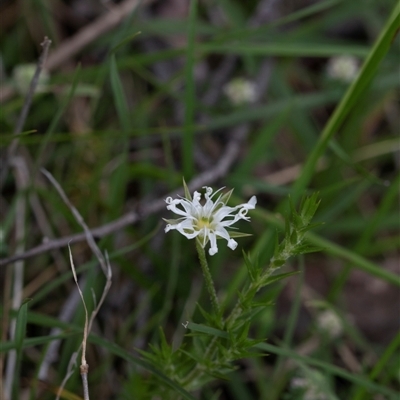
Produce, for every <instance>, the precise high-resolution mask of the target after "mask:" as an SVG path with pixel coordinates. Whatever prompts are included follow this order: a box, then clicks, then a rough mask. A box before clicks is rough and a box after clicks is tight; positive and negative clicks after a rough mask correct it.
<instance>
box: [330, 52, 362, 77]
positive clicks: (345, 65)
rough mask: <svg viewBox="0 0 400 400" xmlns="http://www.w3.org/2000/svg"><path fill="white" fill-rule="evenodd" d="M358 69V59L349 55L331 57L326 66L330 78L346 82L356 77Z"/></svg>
mask: <svg viewBox="0 0 400 400" xmlns="http://www.w3.org/2000/svg"><path fill="white" fill-rule="evenodd" d="M358 70H359V62H358V59H357V58H356V57H353V56H347V55H346V56H337V57H332V58H330V59H329V61H328V65H327V66H326V71H327V74H328V76H329V77H330V78H332V79H336V80H339V81H342V82H346V83H350V82H352V81H353V80H354V79H355V78H356V76H357V74H358Z"/></svg>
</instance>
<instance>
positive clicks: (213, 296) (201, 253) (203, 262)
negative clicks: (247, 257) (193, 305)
mask: <svg viewBox="0 0 400 400" xmlns="http://www.w3.org/2000/svg"><path fill="white" fill-rule="evenodd" d="M196 249H197V253H198V254H199V260H200V265H201V269H202V271H203V276H204V280H205V283H206V287H207V290H208V294H209V295H210V299H211V305H212V307H213V309H214V311H215V313H216V314H217V315H218V316H220V315H221V309H220V307H219V302H218V298H217V293H216V291H215V286H214V282H213V280H212V277H211V273H210V269H209V268H208V263H207V258H206V253H205V251H204V249H203V247H202V246H201V244H200V243H199V241H198V240H197V239H196Z"/></svg>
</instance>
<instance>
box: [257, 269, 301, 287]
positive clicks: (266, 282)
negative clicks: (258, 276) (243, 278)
mask: <svg viewBox="0 0 400 400" xmlns="http://www.w3.org/2000/svg"><path fill="white" fill-rule="evenodd" d="M298 273H299V271H292V272H286V273H284V274H278V275H272V276H268V275H267V276H265V278H264V279H263V281H262V282H263V286H266V285H270V284H271V283H275V282H278V281H281V280H282V279H286V278H288V277H289V276H293V275H297V274H298Z"/></svg>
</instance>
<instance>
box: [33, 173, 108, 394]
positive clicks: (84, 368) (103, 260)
mask: <svg viewBox="0 0 400 400" xmlns="http://www.w3.org/2000/svg"><path fill="white" fill-rule="evenodd" d="M41 171H42V173H43V174H44V175H45V176H46V177H47V178H48V179H49V181H50V182H51V183H52V185H53V186H54V187H55V189H56V190H57V192H58V194H59V195H60V197H61V198H62V199H63V201H64V203H65V204H66V205H67V207H68V208H69V209H70V211H71V213H72V214H73V216H74V217H75V219H76V221H77V222H78V223H79V225H80V226H81V227H82V228H83V230H84V232H85V239H86V241H87V243H88V245H89V247H90V249H91V250H92V252H93V253H94V255H95V256H96V258H97V259H98V261H99V263H100V266H101V269H102V270H103V273H104V275H105V276H106V284H105V286H104V289H103V293H102V295H101V298H100V301H99V302H98V304H97V305H96V307H95V309H94V310H93V312H92V314H91V315H90V318H89V314H88V310H87V307H86V302H85V299H84V297H83V293H82V291H81V289H80V286H79V283H78V278H77V275H76V271H75V266H74V261H73V257H72V252H71V247H70V244H69V243H68V249H69V257H70V264H71V270H72V273H73V276H74V280H75V283H76V286H77V288H78V291H79V295H80V297H81V299H82V303H83V307H84V309H85V326H84V329H83V340H82V344H81V347H82V355H81V366H80V373H81V377H82V385H83V395H84V397H83V398H84V400H89V386H88V380H87V374H88V372H89V365H88V364H87V362H86V344H87V338H88V335H89V332H90V330H91V328H92V324H93V321H94V319H95V317H96V315H97V313H98V312H99V310H100V308H101V306H102V304H103V302H104V300H105V298H106V296H107V293H108V291H109V290H110V287H111V278H112V272H111V266H110V262H109V260H108V256H107V253H106V255H105V256H103V253H102V252H101V250H100V249H99V247H98V246H97V243H96V241H95V240H94V238H93V235H92V232H91V231H90V229H89V227H88V226H87V225H86V223H85V221H84V219H83V218H82V216H81V215H80V213H79V211H78V210H77V209H76V208H75V207H74V206H73V205H72V203H71V202H70V201H69V199H68V197H67V196H66V194H65V192H64V190H63V189H62V187H61V186H60V185H59V183H58V182H57V181H56V180H55V179H54V177H53V175H52V174H51V173H50V172H48V171H46V170H45V169H41ZM63 382H64V384H65V382H66V380H65V379H64V381H63ZM62 389H63V387H62V386H61V387H60V388H59V393H61V391H62Z"/></svg>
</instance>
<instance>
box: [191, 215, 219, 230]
mask: <svg viewBox="0 0 400 400" xmlns="http://www.w3.org/2000/svg"><path fill="white" fill-rule="evenodd" d="M195 227H196V228H197V229H198V230H199V231H200V230H202V229H203V228H208V229H214V226H213V224H212V217H211V218H207V217H201V218H199V219H198V220H197V222H196V225H195Z"/></svg>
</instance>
